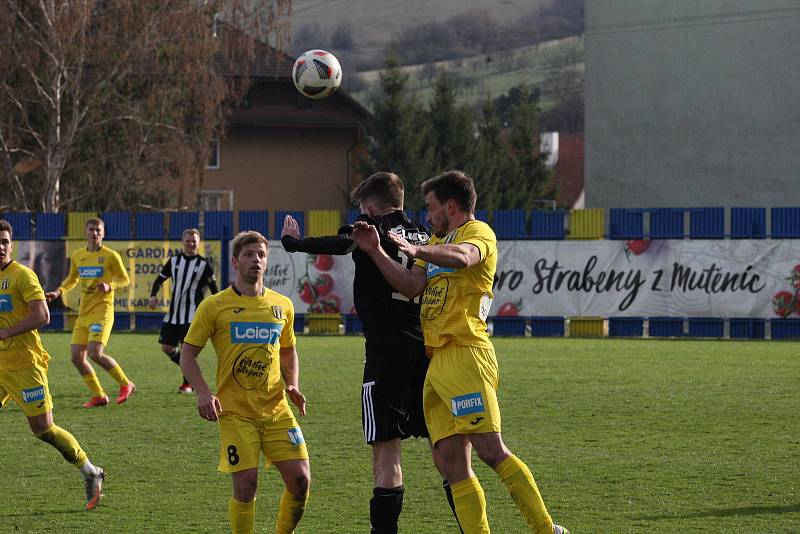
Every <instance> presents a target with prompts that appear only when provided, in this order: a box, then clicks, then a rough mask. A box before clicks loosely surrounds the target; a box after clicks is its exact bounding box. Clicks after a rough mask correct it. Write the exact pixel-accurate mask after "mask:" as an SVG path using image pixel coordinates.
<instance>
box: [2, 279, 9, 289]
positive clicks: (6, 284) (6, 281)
mask: <svg viewBox="0 0 800 534" xmlns="http://www.w3.org/2000/svg"><path fill="white" fill-rule="evenodd" d="M10 285H11V279H9V278H0V289H8V286H10Z"/></svg>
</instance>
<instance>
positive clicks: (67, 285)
mask: <svg viewBox="0 0 800 534" xmlns="http://www.w3.org/2000/svg"><path fill="white" fill-rule="evenodd" d="M78 278H79V277H78V265H77V264H76V263H75V255H74V254H73V255H72V257H71V258H70V259H69V274H68V275H67V277H66V278H65V279H64V281H63V282H61V285H60V286H58V291H60V292H61V294H62V295H63V294H64V293H67V292H68V291H69V290H70V289H72V288H73V287H75V286H76V285H77V284H78Z"/></svg>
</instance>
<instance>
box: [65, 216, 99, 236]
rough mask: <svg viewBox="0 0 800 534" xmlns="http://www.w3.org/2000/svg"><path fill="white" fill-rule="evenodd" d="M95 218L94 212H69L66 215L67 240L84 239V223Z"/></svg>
mask: <svg viewBox="0 0 800 534" xmlns="http://www.w3.org/2000/svg"><path fill="white" fill-rule="evenodd" d="M93 217H97V212H96V211H71V212H69V213H68V214H67V239H86V221H87V220H89V219H91V218H93Z"/></svg>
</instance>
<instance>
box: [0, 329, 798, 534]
mask: <svg viewBox="0 0 800 534" xmlns="http://www.w3.org/2000/svg"><path fill="white" fill-rule="evenodd" d="M495 342H496V346H497V351H498V358H499V361H500V366H501V389H500V402H501V407H502V409H503V415H504V420H503V423H504V437H505V440H506V443H507V444H508V445H509V447H510V448H511V449H512V450H513V451H514V452H515V453H516V454H517V455H518V456H519V457H520V458H522V459H523V460H525V461H526V463H527V464H528V465H529V466H530V468H531V470H532V471H533V473H534V475H535V477H536V479H537V482H538V483H539V487H540V489H541V490H542V494H543V496H544V499H545V502H546V503H547V505H548V508H549V509H550V512H551V514H552V515H553V517H554V519H556V521H557V522H559V523H561V524H563V525H566V526H568V527H569V528H570V529H571V530H572V532H573V533H574V534H584V533H601V534H604V533H634V532H636V533H638V532H647V533H662V532H669V533H672V532H675V533H678V532H689V531H691V532H710V533H739V532H741V533H776V532H787V533H788V532H795V533H796V532H800V482H798V480H800V475H799V474H798V473H799V472H800V425H798V422H797V421H798V415H799V414H798V411H799V410H798V408H800V401H799V400H798V396H799V395H800V356H799V355H798V352H800V351H798V348H799V347H798V344H796V343H781V342H725V341H667V340H659V341H655V340H607V339H606V340H580V339H552V340H551V339H548V340H544V339H530V338H528V339H496V340H495ZM44 343H45V346H46V347H47V348H48V350H49V351H50V353H51V354H52V356H53V360H52V362H51V367H50V384H51V391H52V394H53V397H54V402H55V411H54V414H55V418H56V422H57V423H58V424H59V425H61V426H62V427H64V428H66V429H68V430H70V431H71V432H72V433H73V434H75V436H76V437H77V438H78V439H79V441H80V442H81V443H82V444H83V446H84V448H85V449H86V450H87V451H88V452H89V454H90V457H91V458H92V460H93V461H94V462H95V463H97V464H98V465H101V466H103V467H104V468H105V469H106V472H107V481H106V485H105V494H106V498H105V499H104V500H103V502H102V503H101V506H100V508H99V509H98V510H97V511H95V512H92V513H88V512H84V511H83V510H82V508H83V487H82V484H81V482H80V480H79V477H78V475H77V474H76V472H74V470H73V469H72V467H70V466H68V465H67V464H65V463H64V462H63V460H62V459H61V457H60V456H59V455H58V454H57V453H56V452H55V451H54V450H52V449H51V448H50V447H49V446H47V445H45V444H43V443H41V442H39V441H38V440H36V439H35V438H33V437H32V435H31V434H30V432H29V430H28V427H27V424H26V422H25V420H24V418H23V415H22V413H21V412H20V410H19V409H18V408H17V407H16V406H13V405H12V407H11V408H10V409H3V410H0V429H2V432H0V458H2V460H0V480H2V481H3V488H4V491H3V498H2V504H0V532H3V533H5V532H23V533H26V534H27V533H39V532H42V533H43V532H81V533H123V532H125V533H127V532H131V533H138V532H193V533H194V532H197V533H221V532H226V531H227V529H228V523H227V502H228V498H229V495H230V482H229V480H228V477H227V476H226V475H223V474H220V473H217V472H216V462H217V454H218V441H217V431H216V428H215V426H214V425H213V424H211V423H208V422H205V421H203V420H201V419H200V418H199V417H198V416H197V415H196V408H195V397H194V396H187V395H179V394H177V393H176V389H177V386H178V383H179V380H180V377H179V374H178V370H177V368H176V367H175V366H174V365H173V364H172V363H171V362H169V361H168V359H167V358H166V357H165V356H164V355H163V354H161V353H160V352H159V350H158V347H157V345H156V340H155V336H154V335H147V336H146V335H134V334H115V335H113V336H112V338H111V344H110V347H109V352H110V353H111V354H112V355H113V356H115V357H117V358H118V359H119V361H120V362H121V363H122V364H123V365H124V367H125V369H126V371H127V372H128V374H129V375H130V376H131V378H132V379H133V380H135V381H136V383H137V385H138V392H137V393H136V395H134V397H133V398H132V399H131V400H130V401H129V402H128V403H127V404H125V405H122V406H116V405H114V406H108V407H105V408H100V409H95V410H91V411H89V410H84V409H81V408H80V404H81V403H82V402H84V401H85V400H86V399H87V398H88V394H87V391H86V390H85V388H84V386H83V383H82V381H81V380H80V377H79V376H78V375H77V372H76V371H75V370H74V369H73V367H72V365H71V364H70V362H69V357H68V343H69V337H68V335H67V334H47V335H45V336H44ZM298 349H299V353H300V356H301V366H302V367H301V368H302V372H301V386H302V389H303V390H304V392H305V394H306V396H307V398H308V411H309V414H308V416H306V417H305V418H304V419H303V420H302V421H301V425H302V427H303V432H304V434H305V436H306V440H307V442H308V444H309V451H310V454H311V469H312V479H313V481H312V493H311V499H310V502H309V504H308V508H307V512H306V515H305V517H304V519H303V522H302V523H301V526H300V528H299V529H298V532H300V533H314V534H317V533H344V534H349V533H354V534H355V533H366V532H368V531H369V524H368V505H367V502H368V499H369V497H370V495H371V473H370V464H369V450H368V447H367V446H366V445H364V443H363V437H362V434H361V424H360V402H359V399H360V390H361V387H360V374H361V367H362V360H363V352H362V351H363V341H362V340H361V338H358V337H346V338H340V337H336V338H325V337H300V338H298ZM200 359H201V363H202V365H203V367H204V369H205V372H206V376H207V377H208V376H213V374H212V369H213V365H214V360H213V354H212V353H211V352H210V351H209V350H206V351H204V352H203V353H202V355H201V357H200ZM100 378H101V381H102V382H103V384H104V385H105V386H106V388H108V389H109V391H112V390H115V388H112V385H113V380H112V379H111V378H110V377H109V376H108V375H107V374H105V373H101V374H100ZM404 447H405V448H404V473H405V482H406V488H407V490H406V500H405V504H404V510H403V514H402V515H401V532H405V533H414V534H417V533H447V532H457V529H456V528H455V523H454V521H453V519H452V517H451V514H450V510H449V508H448V506H447V504H446V501H445V499H444V495H443V493H442V491H441V487H440V484H441V483H440V480H439V477H438V476H437V474H436V472H435V470H434V468H433V466H432V464H431V462H430V459H429V453H428V451H427V445H426V444H425V442H424V441H419V440H417V441H410V442H407V443H406V445H405V446H404ZM478 463H479V462H477V460H476V472H477V475H478V477H479V478H480V480H481V482H482V484H483V487H484V490H485V492H486V498H487V502H488V511H489V520H490V523H491V525H492V531H493V532H496V533H499V534H516V533H522V532H526V529H525V527H524V524H523V523H522V521H521V519H520V516H519V514H518V513H517V511H516V509H515V508H514V506H513V503H512V502H511V499H510V498H509V497H508V495H507V494H506V492H505V489H504V488H503V487H502V485H500V484H499V483H498V479H497V477H496V476H495V475H494V473H493V472H491V471H490V470H489V469H488V468H486V467H485V466H483V465H478ZM259 484H260V486H259V492H258V495H259V497H258V501H257V516H256V526H257V532H274V517H275V509H276V504H277V501H278V499H279V495H280V492H281V484H280V482H279V478H278V476H277V473H276V471H275V470H274V469H270V470H269V471H266V472H262V475H261V480H260V482H259Z"/></svg>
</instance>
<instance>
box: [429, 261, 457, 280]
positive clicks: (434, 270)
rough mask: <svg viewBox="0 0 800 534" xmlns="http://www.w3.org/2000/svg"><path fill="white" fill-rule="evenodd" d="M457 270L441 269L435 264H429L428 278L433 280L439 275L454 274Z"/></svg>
mask: <svg viewBox="0 0 800 534" xmlns="http://www.w3.org/2000/svg"><path fill="white" fill-rule="evenodd" d="M454 272H456V270H455V269H454V268H453V267H439V266H438V265H435V264H433V263H429V264H428V270H427V275H428V278H433V277H434V276H436V275H437V274H444V273H454Z"/></svg>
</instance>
